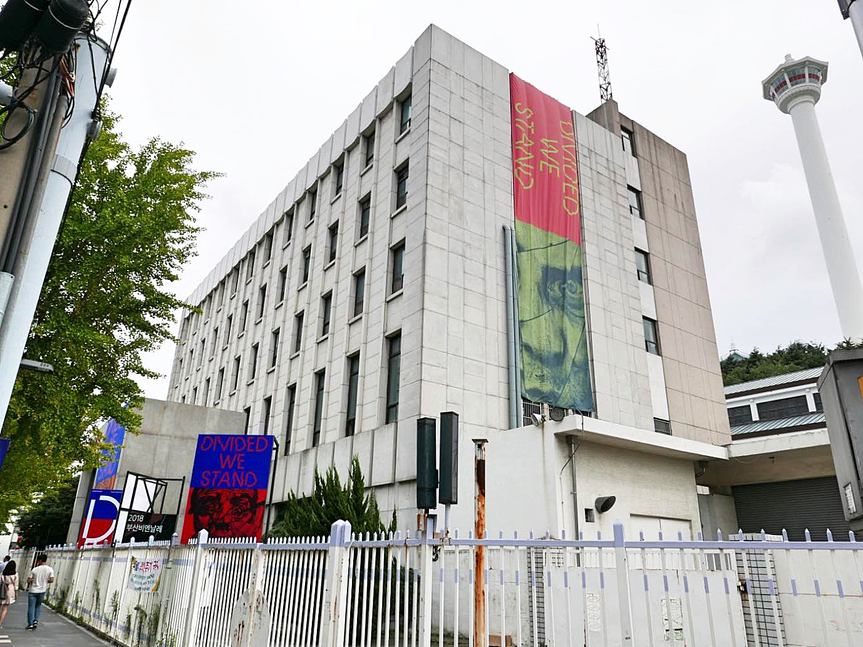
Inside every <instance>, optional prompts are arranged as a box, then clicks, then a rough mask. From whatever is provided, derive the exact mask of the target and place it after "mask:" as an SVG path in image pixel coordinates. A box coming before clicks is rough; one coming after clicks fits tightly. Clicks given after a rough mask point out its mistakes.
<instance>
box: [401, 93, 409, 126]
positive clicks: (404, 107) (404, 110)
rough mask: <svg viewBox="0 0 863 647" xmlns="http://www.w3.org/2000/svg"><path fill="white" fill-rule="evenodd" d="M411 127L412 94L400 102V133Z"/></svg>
mask: <svg viewBox="0 0 863 647" xmlns="http://www.w3.org/2000/svg"><path fill="white" fill-rule="evenodd" d="M410 127H411V95H408V96H406V97H405V98H404V99H403V100H402V101H401V103H399V134H400V135H401V134H403V133H406V132H407V131H408V129H409V128H410Z"/></svg>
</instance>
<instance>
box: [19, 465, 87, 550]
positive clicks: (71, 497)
mask: <svg viewBox="0 0 863 647" xmlns="http://www.w3.org/2000/svg"><path fill="white" fill-rule="evenodd" d="M77 489H78V479H74V478H73V479H67V480H65V481H62V482H61V483H60V484H59V485H58V486H57V487H56V488H52V489H51V490H49V491H48V492H46V493H45V494H44V496H42V497H41V498H40V499H39V500H38V501H36V502H35V503H31V504H29V505H28V506H27V507H26V508H25V509H24V511H23V512H22V513H21V516H20V518H19V519H18V533H19V535H20V538H19V540H18V543H19V544H20V545H21V546H33V547H37V548H43V547H45V546H48V545H51V544H65V543H66V531H67V530H69V522H70V521H71V520H72V508H73V507H74V506H75V493H76V491H77Z"/></svg>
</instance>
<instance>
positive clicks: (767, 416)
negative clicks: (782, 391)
mask: <svg viewBox="0 0 863 647" xmlns="http://www.w3.org/2000/svg"><path fill="white" fill-rule="evenodd" d="M755 408H756V409H757V410H758V420H782V419H783V418H796V417H797V416H805V415H806V414H808V413H811V412H810V411H809V402H808V401H807V399H806V396H805V395H792V396H791V397H788V398H777V399H775V400H767V401H765V402H758V403H756V405H755Z"/></svg>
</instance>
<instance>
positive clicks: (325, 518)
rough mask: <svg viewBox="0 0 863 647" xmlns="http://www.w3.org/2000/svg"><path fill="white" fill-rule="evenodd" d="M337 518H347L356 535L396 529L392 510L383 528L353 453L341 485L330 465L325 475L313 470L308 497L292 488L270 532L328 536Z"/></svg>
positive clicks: (291, 535)
mask: <svg viewBox="0 0 863 647" xmlns="http://www.w3.org/2000/svg"><path fill="white" fill-rule="evenodd" d="M339 519H343V520H345V521H350V522H351V529H352V531H353V532H355V533H357V534H360V533H367V532H368V533H376V532H384V531H387V530H389V531H393V532H394V531H395V529H396V513H395V511H393V516H392V519H391V520H390V524H389V527H384V524H383V522H382V521H381V511H380V509H379V508H378V502H377V500H376V499H375V495H374V492H366V486H365V479H364V478H363V472H362V469H361V468H360V461H359V459H358V458H357V457H356V456H354V457H353V459H352V460H351V467H350V471H349V473H348V480H347V482H346V483H345V484H344V486H342V482H341V479H339V475H338V472H336V468H335V467H330V468H329V469H328V470H327V473H326V476H321V475H320V473H319V472H318V471H317V470H315V488H314V491H313V492H312V494H311V496H308V497H305V498H302V499H301V498H298V497H297V495H296V494H294V492H293V491H291V493H290V494H289V495H288V500H287V501H286V502H285V504H284V507H283V509H282V515H281V518H280V519H279V520H278V521H277V522H276V523H275V524H273V527H272V529H271V530H270V533H269V534H270V536H272V537H319V536H329V534H330V527H331V526H332V525H333V523H335V522H336V521H338V520H339Z"/></svg>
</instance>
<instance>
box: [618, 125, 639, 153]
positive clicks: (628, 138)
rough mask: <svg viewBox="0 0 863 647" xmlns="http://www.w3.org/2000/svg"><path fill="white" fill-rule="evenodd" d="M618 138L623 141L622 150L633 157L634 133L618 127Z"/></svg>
mask: <svg viewBox="0 0 863 647" xmlns="http://www.w3.org/2000/svg"><path fill="white" fill-rule="evenodd" d="M620 139H621V141H622V142H623V150H625V151H626V152H627V153H629V154H630V155H632V156H633V157H635V135H634V134H633V133H632V131H631V130H629V129H627V128H623V127H622V126H621V128H620Z"/></svg>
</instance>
